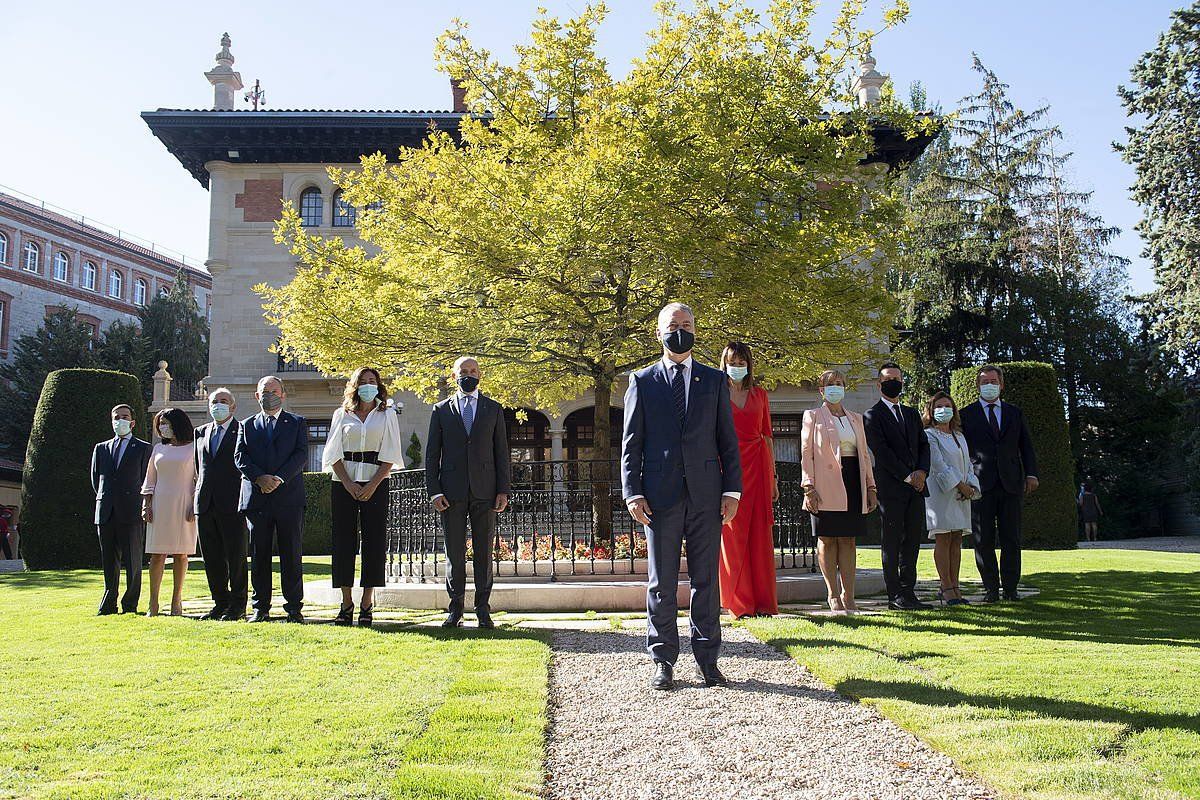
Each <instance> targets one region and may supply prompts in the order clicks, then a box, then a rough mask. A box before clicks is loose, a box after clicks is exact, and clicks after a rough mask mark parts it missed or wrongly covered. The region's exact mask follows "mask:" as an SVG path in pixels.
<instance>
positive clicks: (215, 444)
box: [208, 425, 225, 455]
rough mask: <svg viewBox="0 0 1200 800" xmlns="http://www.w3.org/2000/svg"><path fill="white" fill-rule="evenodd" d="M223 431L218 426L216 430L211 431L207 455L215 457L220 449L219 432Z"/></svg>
mask: <svg viewBox="0 0 1200 800" xmlns="http://www.w3.org/2000/svg"><path fill="white" fill-rule="evenodd" d="M224 430H225V429H224V428H222V427H221V426H220V425H218V426H217V429H216V430H215V431H213V435H212V441H211V442H210V443H209V449H208V452H209V453H211V454H213V455H216V454H217V451H218V450H220V449H221V432H222V431H224Z"/></svg>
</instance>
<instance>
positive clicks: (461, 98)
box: [450, 78, 467, 114]
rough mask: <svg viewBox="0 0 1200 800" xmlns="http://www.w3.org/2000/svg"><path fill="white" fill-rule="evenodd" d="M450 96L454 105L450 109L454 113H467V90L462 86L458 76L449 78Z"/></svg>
mask: <svg viewBox="0 0 1200 800" xmlns="http://www.w3.org/2000/svg"><path fill="white" fill-rule="evenodd" d="M450 96H451V97H452V98H453V99H454V105H453V106H452V107H451V111H453V112H454V113H455V114H466V113H467V90H466V89H465V88H463V85H462V82H461V81H459V79H458V78H451V79H450Z"/></svg>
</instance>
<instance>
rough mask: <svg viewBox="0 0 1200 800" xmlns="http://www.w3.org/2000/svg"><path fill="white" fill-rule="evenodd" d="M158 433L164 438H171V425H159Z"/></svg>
mask: <svg viewBox="0 0 1200 800" xmlns="http://www.w3.org/2000/svg"><path fill="white" fill-rule="evenodd" d="M158 435H159V436H161V437H162V438H163V439H170V438H171V426H170V425H159V426H158Z"/></svg>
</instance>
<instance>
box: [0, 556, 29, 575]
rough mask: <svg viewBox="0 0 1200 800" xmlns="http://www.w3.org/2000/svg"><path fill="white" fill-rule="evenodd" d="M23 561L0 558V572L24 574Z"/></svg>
mask: <svg viewBox="0 0 1200 800" xmlns="http://www.w3.org/2000/svg"><path fill="white" fill-rule="evenodd" d="M24 571H25V560H24V559H21V558H0V572H24Z"/></svg>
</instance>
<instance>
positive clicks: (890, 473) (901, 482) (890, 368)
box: [863, 361, 929, 611]
mask: <svg viewBox="0 0 1200 800" xmlns="http://www.w3.org/2000/svg"><path fill="white" fill-rule="evenodd" d="M877 380H878V383H879V394H880V397H879V401H878V402H877V403H875V405H873V406H871V408H869V409H867V413H866V414H864V415H863V426H864V428H865V429H866V433H867V446H868V447H870V448H871V454H872V455H873V456H874V457H875V484H876V486H878V491H879V512H880V517H881V521H882V523H883V525H882V547H881V548H880V550H881V554H882V558H883V582H884V586H885V587H886V589H887V593H888V608H891V609H895V610H901V611H917V610H921V609H927V608H929V605H928V604H926V603H922V602H921V601H920V600H919V599H917V591H916V590H917V558H918V556H920V554H921V540H922V539H924V538H925V534H926V533H927V529H926V527H925V498H926V496H928V494H929V490H928V489H926V488H925V479H926V477H927V476H928V475H929V440H928V439H926V438H925V431H924V426H923V425H922V424H921V415H920V414H918V413H917V410H916V409H915V408H911V407H909V406H905V405H901V404H900V393H901V392H902V391H904V374H903V373H902V372H901V370H900V367H899V366H898V365H897V364H895V363H893V362H891V361H889V362H887V363H886V364H884V365H882V366H881V367H880V368H879V377H878V379H877Z"/></svg>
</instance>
